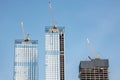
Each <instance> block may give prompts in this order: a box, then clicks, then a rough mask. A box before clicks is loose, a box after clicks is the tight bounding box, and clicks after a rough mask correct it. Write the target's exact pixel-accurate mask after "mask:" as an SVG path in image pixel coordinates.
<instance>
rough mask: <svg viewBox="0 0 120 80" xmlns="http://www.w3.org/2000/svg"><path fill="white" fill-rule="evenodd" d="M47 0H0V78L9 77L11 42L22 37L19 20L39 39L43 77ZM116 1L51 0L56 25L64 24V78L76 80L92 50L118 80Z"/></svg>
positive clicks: (119, 20)
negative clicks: (88, 41) (88, 40)
mask: <svg viewBox="0 0 120 80" xmlns="http://www.w3.org/2000/svg"><path fill="white" fill-rule="evenodd" d="M48 2H49V1H48V0H0V34H1V38H0V80H13V60H14V41H15V39H23V35H22V31H21V25H20V22H21V21H23V22H24V27H25V32H26V33H29V34H30V38H31V39H32V40H39V64H40V69H39V71H40V80H44V77H45V75H44V74H45V73H44V69H45V68H44V66H45V63H44V60H45V58H44V57H45V52H44V43H45V42H44V35H45V32H44V29H45V26H51V25H52V21H51V17H50V12H49V6H48ZM119 4H120V1H119V0H52V7H53V12H54V18H55V21H56V23H57V25H58V26H65V72H66V73H65V74H66V75H65V77H66V80H79V78H78V66H79V63H80V61H81V60H88V58H87V57H88V56H91V57H92V58H93V57H94V55H93V54H92V53H91V51H90V49H89V47H88V45H87V43H86V37H89V39H90V41H91V44H92V46H93V48H94V49H95V51H96V53H99V55H100V57H101V58H102V59H106V58H107V59H109V75H110V76H109V78H110V80H120V75H119V72H120V69H119V66H120V62H119V61H120V5H119Z"/></svg>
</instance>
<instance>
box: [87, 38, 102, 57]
mask: <svg viewBox="0 0 120 80" xmlns="http://www.w3.org/2000/svg"><path fill="white" fill-rule="evenodd" d="M86 41H87V44H88V47H89V48H90V50H91V52H92V53H93V55H94V58H95V59H100V57H99V56H98V54H97V53H96V52H95V50H94V48H93V47H92V45H91V43H90V40H89V39H88V37H87V38H86Z"/></svg>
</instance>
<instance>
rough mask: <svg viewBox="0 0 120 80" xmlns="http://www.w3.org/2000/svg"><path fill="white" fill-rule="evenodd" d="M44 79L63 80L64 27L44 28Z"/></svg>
mask: <svg viewBox="0 0 120 80" xmlns="http://www.w3.org/2000/svg"><path fill="white" fill-rule="evenodd" d="M45 65H46V66H45V80H65V73H64V27H56V26H53V27H46V28H45Z"/></svg>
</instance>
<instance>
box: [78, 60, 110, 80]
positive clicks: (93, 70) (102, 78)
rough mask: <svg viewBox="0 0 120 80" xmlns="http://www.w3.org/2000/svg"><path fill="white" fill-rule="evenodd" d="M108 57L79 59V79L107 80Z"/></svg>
mask: <svg viewBox="0 0 120 80" xmlns="http://www.w3.org/2000/svg"><path fill="white" fill-rule="evenodd" d="M108 67H109V62H108V59H91V61H81V62H80V65H79V78H80V80H109V78H108Z"/></svg>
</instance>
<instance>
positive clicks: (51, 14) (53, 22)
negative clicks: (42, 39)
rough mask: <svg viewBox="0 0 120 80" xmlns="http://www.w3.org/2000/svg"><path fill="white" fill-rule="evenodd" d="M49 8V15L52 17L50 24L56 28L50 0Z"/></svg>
mask: <svg viewBox="0 0 120 80" xmlns="http://www.w3.org/2000/svg"><path fill="white" fill-rule="evenodd" d="M49 9H50V16H51V18H52V24H53V26H54V27H55V28H57V25H56V23H55V19H54V15H53V10H52V4H51V0H50V1H49Z"/></svg>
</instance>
